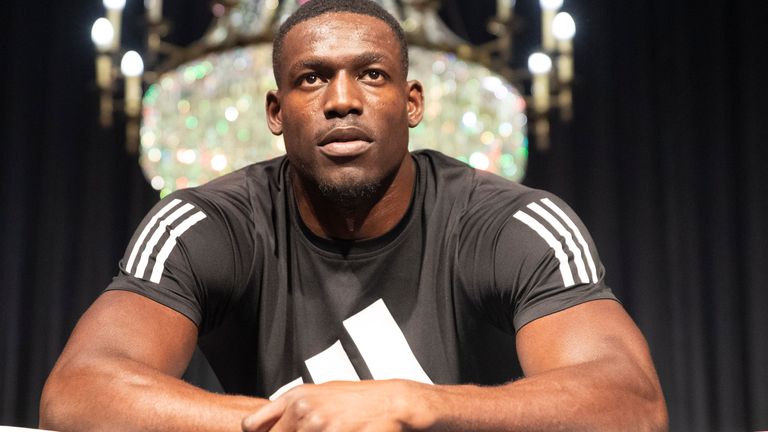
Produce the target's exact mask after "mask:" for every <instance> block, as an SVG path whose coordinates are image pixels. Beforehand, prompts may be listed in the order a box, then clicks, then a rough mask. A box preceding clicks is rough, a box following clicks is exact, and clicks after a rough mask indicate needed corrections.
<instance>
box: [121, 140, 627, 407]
mask: <svg viewBox="0 0 768 432" xmlns="http://www.w3.org/2000/svg"><path fill="white" fill-rule="evenodd" d="M412 157H413V158H414V161H415V162H416V167H417V176H416V185H415V188H414V194H413V198H412V202H411V206H410V208H409V210H408V212H407V214H406V215H405V216H404V217H403V219H402V220H401V221H400V222H399V223H398V224H397V226H396V227H395V228H393V229H392V230H391V231H390V232H389V233H387V234H386V235H384V236H382V237H380V238H377V239H373V240H367V241H359V242H336V241H329V240H326V239H323V238H320V237H317V236H315V235H313V234H312V233H311V232H310V231H309V229H307V227H306V226H304V224H303V223H302V221H301V218H300V217H299V216H298V210H297V208H296V204H295V201H294V198H293V195H292V189H291V186H290V178H289V176H288V173H287V171H288V161H287V159H285V158H284V157H283V158H277V159H273V160H270V161H266V162H262V163H258V164H254V165H251V166H249V167H246V168H244V169H242V170H239V171H236V172H234V173H232V174H229V175H226V176H223V177H221V178H219V179H217V180H214V181H212V182H210V183H208V184H206V185H204V186H201V187H198V188H193V189H185V190H180V191H177V192H174V193H173V194H171V195H169V196H168V197H166V198H165V199H163V200H162V201H161V202H160V203H158V204H157V205H156V206H155V207H154V208H153V209H152V210H151V211H150V212H149V214H148V215H147V216H146V217H145V219H144V221H143V222H142V223H141V225H140V226H139V227H138V229H137V230H136V233H135V234H134V236H133V238H132V240H131V242H130V244H129V246H128V248H127V250H126V254H125V257H124V258H123V259H122V260H121V261H120V274H119V275H118V276H117V277H116V278H115V279H114V281H113V282H112V283H111V284H110V286H109V287H108V288H107V289H108V290H128V291H133V292H137V293H140V294H142V295H145V296H147V297H149V298H151V299H153V300H155V301H157V302H159V303H161V304H164V305H166V306H168V307H170V308H172V309H175V310H176V311H178V312H180V313H182V314H184V315H186V316H187V317H189V319H191V320H192V321H193V322H194V323H195V324H196V325H197V326H198V328H199V332H200V338H199V346H200V348H201V349H202V351H203V352H204V353H205V355H206V357H207V358H208V360H209V362H210V364H211V366H212V367H213V369H214V371H215V372H216V374H217V376H218V377H219V380H220V381H221V383H222V386H223V387H224V389H225V390H226V391H228V392H233V393H241V394H249V395H257V396H262V397H266V396H270V395H275V394H276V392H278V390H281V389H282V390H285V389H287V388H289V387H291V386H293V385H296V384H298V383H301V382H315V383H320V382H325V381H329V380H356V379H386V378H407V379H413V380H417V381H421V382H433V383H441V384H454V383H478V384H500V383H503V382H506V381H509V380H510V379H513V378H515V377H517V376H519V375H520V372H519V366H518V365H517V358H516V355H515V346H514V345H515V341H514V334H515V332H516V331H517V330H518V329H520V328H521V327H522V326H523V325H525V324H526V323H528V322H530V321H532V320H534V319H537V318H539V317H542V316H544V315H547V314H551V313H554V312H557V311H560V310H563V309H565V308H568V307H571V306H574V305H577V304H579V303H583V302H585V301H589V300H594V299H604V298H609V299H614V298H615V297H614V296H613V294H612V293H611V291H610V289H609V288H608V287H607V286H606V285H605V284H604V273H605V272H604V269H603V266H602V265H601V263H600V260H599V258H598V255H597V252H596V249H595V246H594V244H593V242H592V239H591V238H590V236H589V234H588V232H587V230H586V228H585V227H584V226H583V225H582V223H581V221H580V220H579V219H578V217H576V215H575V214H574V213H573V211H572V210H571V209H570V208H569V207H568V206H567V205H566V204H564V203H563V202H562V201H561V200H559V199H558V198H557V197H555V196H553V195H552V194H549V193H547V192H543V191H539V190H534V189H530V188H527V187H525V186H522V185H520V184H517V183H513V182H510V181H507V180H505V179H502V178H500V177H497V176H495V175H492V174H489V173H486V172H482V171H477V170H474V169H472V168H471V167H469V166H467V165H465V164H463V163H461V162H458V161H456V160H454V159H451V158H449V157H447V156H444V155H442V154H440V153H437V152H434V151H419V152H414V153H412Z"/></svg>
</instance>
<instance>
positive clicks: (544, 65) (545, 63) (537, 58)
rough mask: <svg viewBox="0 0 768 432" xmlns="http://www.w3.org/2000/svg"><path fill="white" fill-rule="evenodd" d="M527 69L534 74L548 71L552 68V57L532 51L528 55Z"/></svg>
mask: <svg viewBox="0 0 768 432" xmlns="http://www.w3.org/2000/svg"><path fill="white" fill-rule="evenodd" d="M528 70H529V71H531V73H532V74H534V75H540V74H546V73H549V71H551V70H552V59H551V58H549V56H548V55H546V54H544V53H540V52H537V53H533V54H531V55H530V57H528Z"/></svg>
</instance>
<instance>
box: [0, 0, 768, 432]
mask: <svg viewBox="0 0 768 432" xmlns="http://www.w3.org/2000/svg"><path fill="white" fill-rule="evenodd" d="M100 3H101V2H98V1H97V0H88V1H85V0H70V1H67V2H52V3H50V4H43V2H29V1H21V0H7V1H5V2H3V6H2V7H1V10H2V12H0V16H1V17H2V24H3V25H2V26H0V54H2V57H0V58H1V59H2V63H1V64H0V86H2V87H1V88H2V92H0V95H1V96H2V98H1V99H0V121H1V122H2V123H0V124H1V125H2V127H0V143H1V144H2V147H0V152H2V153H0V199H1V201H0V202H1V203H2V210H0V254H1V255H0V293H1V294H2V297H0V398H2V399H1V401H0V424H5V425H16V426H34V425H35V424H36V423H37V410H38V398H39V394H40V390H41V387H42V384H43V382H44V379H45V377H46V376H47V374H48V372H49V371H50V369H51V367H52V366H53V362H54V361H55V359H56V358H57V356H58V353H59V352H60V351H61V349H62V347H63V344H64V342H65V341H66V338H67V336H68V334H69V332H70V331H71V330H72V328H73V326H74V324H75V322H76V320H77V318H78V317H79V316H80V314H81V313H82V312H83V311H84V310H85V308H86V307H87V306H88V305H89V304H90V303H91V302H92V301H93V300H94V299H95V298H96V296H97V295H98V294H99V292H100V291H101V290H102V289H103V287H104V286H105V285H106V284H107V283H108V282H109V280H110V278H111V277H112V275H113V274H114V273H115V271H116V263H117V259H118V258H119V256H120V255H121V254H122V251H123V248H124V247H125V245H126V243H127V241H128V238H129V236H130V234H131V232H132V231H133V229H134V227H135V226H136V224H137V223H138V222H139V220H140V218H141V217H142V215H143V213H144V212H145V211H146V210H147V209H148V207H149V206H151V205H152V204H153V203H154V202H155V201H156V200H157V196H156V194H155V192H154V191H152V190H151V188H149V187H148V185H147V183H146V181H145V180H144V178H143V176H142V174H141V171H140V169H139V167H138V164H137V163H136V160H135V157H134V156H130V155H128V154H126V152H125V151H124V138H123V136H122V132H121V129H120V128H119V124H120V119H118V123H117V126H118V127H116V128H115V129H112V130H106V131H105V130H102V129H101V128H100V127H99V126H98V124H97V114H98V113H97V100H96V98H97V95H96V92H95V89H94V83H93V81H94V73H93V48H92V45H91V42H90V38H89V31H90V26H91V24H92V22H93V21H94V20H95V19H96V18H97V17H98V16H100V15H101V14H102V13H103V12H102V7H101V4H100ZM140 3H141V2H138V1H133V2H129V5H128V9H127V10H126V17H129V18H127V21H126V24H125V26H126V28H127V29H128V30H129V31H130V29H131V28H132V27H136V26H138V25H139V23H138V22H135V21H136V20H135V19H133V18H130V17H131V16H133V17H135V16H137V13H136V12H137V11H138V9H140V7H141V4H140ZM444 3H445V6H444V7H443V10H442V15H443V17H444V18H445V20H446V22H448V23H449V24H450V25H451V26H452V28H454V29H455V30H456V31H457V32H458V33H460V34H462V35H463V36H465V37H467V38H469V39H472V40H475V41H481V40H484V39H485V38H487V37H488V35H487V34H485V31H484V27H483V21H484V20H485V19H486V18H487V14H489V13H491V12H492V11H493V9H494V3H493V2H490V3H489V4H487V5H484V6H483V5H481V6H480V7H478V6H477V5H474V4H470V3H474V2H459V1H458V0H453V1H446V2H444ZM760 3H761V2H760V1H758V0H755V1H749V0H731V1H729V2H718V1H704V2H694V1H691V0H689V1H668V0H646V1H644V2H623V1H611V0H566V6H565V8H566V10H568V11H569V12H571V13H572V15H574V17H575V19H576V22H577V25H578V33H577V36H576V41H575V44H576V45H575V50H576V83H575V95H574V97H575V121H574V122H573V123H572V124H570V125H565V126H563V125H560V126H557V127H556V128H555V129H554V130H553V146H552V148H551V149H550V151H549V152H546V153H542V152H537V151H532V152H531V159H530V163H529V174H528V176H527V178H526V180H525V182H526V183H527V184H529V185H532V186H535V187H541V188H545V189H549V190H551V191H553V192H555V193H557V194H559V195H560V196H562V197H563V198H564V199H566V200H567V201H568V202H569V203H570V204H571V205H572V206H573V207H574V208H575V209H576V210H577V211H578V212H579V214H580V215H581V216H582V218H583V219H584V221H585V222H586V224H587V226H588V227H589V228H590V230H591V232H592V234H593V236H594V237H595V240H596V242H597V244H598V247H599V249H600V253H601V256H602V259H603V261H604V262H605V263H606V266H607V268H608V281H609V283H610V284H611V285H612V287H613V288H614V290H615V291H616V293H617V294H618V295H619V297H620V298H621V299H622V301H623V302H624V304H625V306H626V307H627V309H628V310H629V312H630V313H631V314H632V316H633V317H634V318H635V319H636V321H637V322H638V324H639V326H640V327H641V329H642V330H643V332H644V333H645V335H646V337H647V338H648V341H649V344H650V347H651V350H652V352H653V355H654V358H655V361H656V365H657V368H658V370H659V374H660V376H661V380H662V385H663V387H664V392H665V395H666V398H667V401H668V405H669V409H670V415H671V420H672V429H673V430H680V431H686V430H717V431H720V430H723V431H731V430H733V431H738V430H756V429H766V428H768V337H767V336H766V333H768V314H766V313H765V310H766V309H768V290H766V286H768V270H766V267H768V224H766V221H768V198H767V197H768V175H766V169H767V168H768V167H767V166H766V165H767V164H768V151H766V149H765V143H766V142H767V139H768V131H767V130H766V129H767V127H766V123H767V122H766V120H765V119H764V117H765V116H766V114H768V109H766V108H765V106H764V104H765V103H768V92H767V91H766V90H765V88H766V82H765V77H768V70H766V66H765V65H764V64H762V63H760V62H758V61H757V59H759V58H760V57H761V56H763V52H764V51H765V47H766V46H768V43H767V42H768V41H766V38H765V37H764V36H762V34H763V32H764V29H763V24H762V19H763V18H762V15H761V13H760V11H759V7H758V6H759V5H760ZM207 4H208V2H207V1H203V0H195V1H186V2H182V1H180V0H177V1H166V9H167V10H168V12H170V13H172V14H174V16H176V17H179V18H181V17H186V18H187V19H188V22H191V23H192V24H190V25H188V26H187V27H188V28H187V27H183V28H179V27H177V28H176V31H177V33H176V34H177V38H178V39H179V40H181V41H184V40H191V39H194V38H195V37H196V36H199V33H200V31H201V30H202V29H203V28H204V27H205V23H206V22H207V19H208V17H207V15H206V13H205V10H206V7H207ZM518 5H519V7H520V8H521V13H522V12H525V11H529V12H530V13H531V19H529V20H528V26H529V29H530V27H534V28H535V27H536V26H537V24H536V22H537V21H536V20H537V18H536V17H535V15H534V13H535V7H536V3H535V0H518ZM132 11H133V12H132ZM185 38H186V39H185ZM523 42H525V41H523ZM126 43H127V44H129V45H130V44H135V46H138V42H137V41H136V40H135V39H131V38H130V37H129V38H127V40H126ZM516 49H517V50H518V51H519V52H520V53H524V54H527V52H529V51H530V50H531V48H529V47H526V46H524V45H523V44H522V43H521V44H519V45H518V46H516ZM190 379H191V380H193V381H196V382H200V383H203V384H206V385H213V384H212V380H211V379H210V376H209V375H207V373H206V372H205V366H204V364H203V363H202V362H197V361H196V362H195V364H194V367H193V373H192V374H190Z"/></svg>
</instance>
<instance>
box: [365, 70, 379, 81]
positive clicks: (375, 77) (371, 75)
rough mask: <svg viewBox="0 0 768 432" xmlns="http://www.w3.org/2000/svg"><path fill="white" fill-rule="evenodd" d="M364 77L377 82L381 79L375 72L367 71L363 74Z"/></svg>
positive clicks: (377, 72)
mask: <svg viewBox="0 0 768 432" xmlns="http://www.w3.org/2000/svg"><path fill="white" fill-rule="evenodd" d="M365 77H366V78H368V79H372V80H378V79H379V78H381V77H382V74H381V72H379V71H377V70H369V71H367V72H365Z"/></svg>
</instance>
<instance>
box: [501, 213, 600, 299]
mask: <svg viewBox="0 0 768 432" xmlns="http://www.w3.org/2000/svg"><path fill="white" fill-rule="evenodd" d="M539 202H541V204H543V206H542V205H541V204H539ZM539 202H532V203H530V204H528V206H527V208H528V210H530V212H533V213H535V214H536V215H538V216H539V217H540V218H541V219H542V220H543V221H544V222H546V224H547V226H545V225H544V224H543V223H541V222H540V221H539V220H538V219H536V218H534V217H533V216H532V215H531V213H530V212H527V211H524V210H518V211H517V212H516V213H515V215H514V217H515V219H517V220H519V221H520V222H522V223H524V224H526V225H527V226H528V227H529V228H531V229H532V230H534V231H535V232H536V234H538V235H539V236H540V237H541V238H542V239H543V240H544V241H545V242H547V245H549V247H550V248H552V250H553V251H554V253H555V257H556V258H557V259H558V261H559V262H560V266H559V269H560V275H561V276H562V278H563V284H564V285H565V286H566V287H569V286H573V285H576V281H575V278H574V275H573V271H572V269H571V265H570V260H569V258H568V253H566V251H565V249H564V248H563V241H564V243H565V246H566V247H567V248H568V250H569V251H570V253H571V256H573V262H574V264H575V265H576V275H577V276H578V278H579V282H581V283H589V282H590V281H591V282H592V283H597V269H596V268H595V261H594V259H593V258H592V253H591V252H590V250H589V245H588V244H587V242H586V240H585V239H584V236H583V235H582V234H581V231H579V228H578V227H577V226H576V224H574V223H573V220H571V218H570V217H568V215H567V214H566V213H565V212H564V211H563V210H562V209H560V207H558V206H557V205H556V204H555V203H553V202H552V201H551V200H550V199H549V198H543V199H541V200H540V201H539ZM561 239H562V240H563V241H561ZM585 260H586V264H585ZM587 267H589V271H587Z"/></svg>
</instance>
